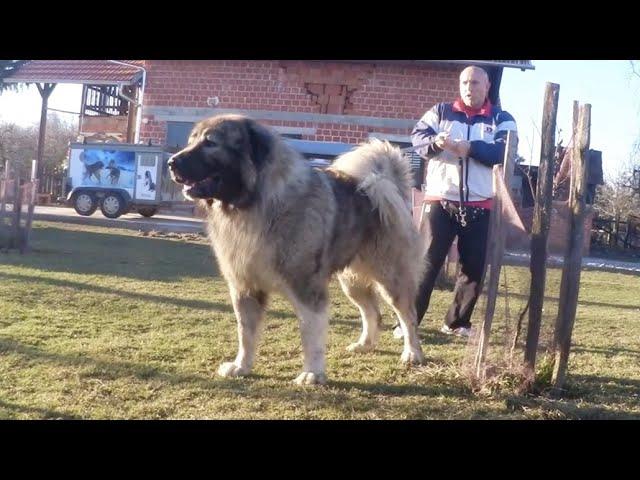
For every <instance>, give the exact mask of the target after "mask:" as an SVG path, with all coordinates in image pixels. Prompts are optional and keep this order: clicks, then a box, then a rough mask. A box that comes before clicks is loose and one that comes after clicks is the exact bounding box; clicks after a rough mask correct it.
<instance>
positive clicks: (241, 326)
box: [218, 288, 266, 377]
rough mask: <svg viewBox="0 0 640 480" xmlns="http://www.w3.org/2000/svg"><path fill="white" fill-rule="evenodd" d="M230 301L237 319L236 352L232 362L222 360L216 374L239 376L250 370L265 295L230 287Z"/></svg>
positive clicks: (258, 333) (260, 324)
mask: <svg viewBox="0 0 640 480" xmlns="http://www.w3.org/2000/svg"><path fill="white" fill-rule="evenodd" d="M231 301H232V303H233V310H234V311H235V314H236V319H237V321H238V354H237V355H236V359H235V360H234V361H233V362H224V363H222V364H221V365H220V367H219V368H218V375H220V376H223V377H239V376H243V375H247V374H248V373H249V372H251V368H252V367H253V361H254V358H255V353H256V346H257V343H258V339H259V337H260V330H261V326H262V323H263V317H264V307H265V303H266V297H265V295H264V294H262V293H261V294H256V295H249V294H246V293H240V292H238V291H237V290H235V289H234V288H231Z"/></svg>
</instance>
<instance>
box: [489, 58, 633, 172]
mask: <svg viewBox="0 0 640 480" xmlns="http://www.w3.org/2000/svg"><path fill="white" fill-rule="evenodd" d="M532 63H533V65H534V66H535V70H526V71H524V72H523V71H521V70H519V69H513V68H505V69H504V72H503V74H502V82H501V85H500V100H501V104H502V108H503V109H504V110H506V111H508V112H509V113H511V115H513V117H514V118H515V120H516V123H517V125H518V136H519V139H520V140H519V144H518V153H519V154H520V155H521V156H523V157H524V158H525V159H527V160H529V159H532V162H531V163H532V164H533V165H537V164H538V163H539V161H540V145H541V138H540V126H541V123H542V108H543V103H544V92H545V85H546V83H547V82H551V83H556V84H558V85H560V90H559V96H558V115H557V120H556V126H557V129H560V131H558V130H556V142H557V141H558V140H560V139H563V145H565V146H566V145H567V143H568V142H569V140H570V138H571V124H572V121H573V101H574V100H577V101H578V102H579V104H580V105H584V104H590V105H591V138H590V148H592V149H594V150H600V151H602V164H603V170H604V173H605V178H607V177H609V178H611V176H613V175H615V173H616V172H617V171H618V170H619V169H620V168H623V167H624V165H625V163H626V162H628V161H629V160H630V158H632V156H633V155H634V144H635V142H638V141H640V95H639V94H640V78H639V77H637V76H635V75H633V73H632V68H631V65H630V62H629V61H628V60H533V61H532ZM639 73H640V72H639ZM532 152H533V155H532ZM527 163H528V162H527Z"/></svg>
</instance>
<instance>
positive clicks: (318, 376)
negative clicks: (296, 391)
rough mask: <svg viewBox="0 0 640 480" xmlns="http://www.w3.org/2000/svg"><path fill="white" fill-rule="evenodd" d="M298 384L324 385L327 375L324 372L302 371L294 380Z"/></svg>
mask: <svg viewBox="0 0 640 480" xmlns="http://www.w3.org/2000/svg"><path fill="white" fill-rule="evenodd" d="M294 382H296V383H297V384H298V385H324V384H326V383H327V376H326V375H325V374H324V373H313V372H302V373H301V374H300V375H298V376H297V377H296V379H295V380H294Z"/></svg>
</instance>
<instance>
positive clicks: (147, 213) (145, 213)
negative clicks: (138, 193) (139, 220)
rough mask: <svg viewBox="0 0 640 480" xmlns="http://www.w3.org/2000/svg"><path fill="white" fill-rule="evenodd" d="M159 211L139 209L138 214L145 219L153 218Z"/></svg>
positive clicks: (146, 208)
mask: <svg viewBox="0 0 640 480" xmlns="http://www.w3.org/2000/svg"><path fill="white" fill-rule="evenodd" d="M157 211H158V209H157V208H156V207H139V208H138V213H139V214H140V215H142V216H143V217H153V216H154V215H155V214H156V212H157Z"/></svg>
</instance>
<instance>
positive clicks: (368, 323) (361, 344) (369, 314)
mask: <svg viewBox="0 0 640 480" xmlns="http://www.w3.org/2000/svg"><path fill="white" fill-rule="evenodd" d="M338 280H339V281H340V285H341V286H342V291H343V292H344V293H345V295H346V296H347V297H348V298H349V299H350V300H351V301H352V302H353V303H354V304H355V306H356V307H358V309H359V310H360V316H361V318H362V333H361V334H360V338H359V339H358V341H357V342H355V343H352V344H351V345H349V346H348V347H347V350H348V351H349V352H356V353H364V352H370V351H372V350H373V349H374V348H375V345H376V343H377V341H378V334H379V332H380V323H381V320H382V316H381V315H380V310H379V308H378V299H377V298H376V294H375V292H374V291H373V288H372V285H371V284H367V282H366V281H365V280H364V279H363V278H362V277H361V276H358V274H356V273H354V272H353V271H351V270H349V269H346V270H344V271H343V272H342V273H340V274H339V275H338Z"/></svg>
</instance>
